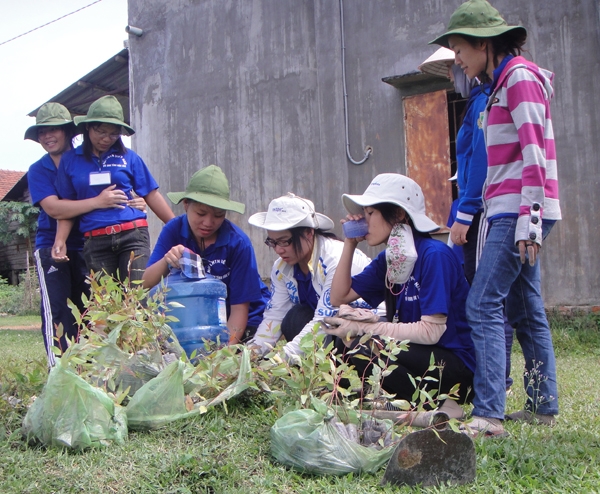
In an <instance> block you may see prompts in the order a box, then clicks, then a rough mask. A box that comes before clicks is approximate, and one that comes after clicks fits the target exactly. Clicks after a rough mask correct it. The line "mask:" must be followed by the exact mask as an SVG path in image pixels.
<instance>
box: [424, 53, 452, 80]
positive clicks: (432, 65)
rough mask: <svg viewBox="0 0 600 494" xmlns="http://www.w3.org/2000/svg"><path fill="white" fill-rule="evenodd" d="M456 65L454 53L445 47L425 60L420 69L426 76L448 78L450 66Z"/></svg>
mask: <svg viewBox="0 0 600 494" xmlns="http://www.w3.org/2000/svg"><path fill="white" fill-rule="evenodd" d="M453 63H454V52H453V51H452V50H449V49H448V48H444V47H443V46H442V47H441V48H440V49H438V50H437V51H436V52H435V53H434V54H433V55H431V56H430V57H429V58H428V59H427V60H425V61H424V62H423V63H422V64H421V65H419V67H418V69H419V70H420V71H421V72H424V73H425V74H431V75H435V76H438V77H445V78H446V79H449V77H448V66H449V65H451V64H453Z"/></svg>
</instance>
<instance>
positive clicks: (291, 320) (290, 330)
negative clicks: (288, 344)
mask: <svg viewBox="0 0 600 494" xmlns="http://www.w3.org/2000/svg"><path fill="white" fill-rule="evenodd" d="M313 317H315V311H314V309H313V308H312V307H310V306H308V305H305V304H298V305H294V306H293V307H292V308H291V309H290V310H289V311H288V313H287V314H286V315H285V317H284V318H283V321H281V333H282V334H283V337H284V338H285V341H292V340H293V339H294V338H295V337H296V336H298V334H299V333H300V331H302V329H303V328H304V326H306V325H307V324H308V323H309V322H310V321H312V319H313Z"/></svg>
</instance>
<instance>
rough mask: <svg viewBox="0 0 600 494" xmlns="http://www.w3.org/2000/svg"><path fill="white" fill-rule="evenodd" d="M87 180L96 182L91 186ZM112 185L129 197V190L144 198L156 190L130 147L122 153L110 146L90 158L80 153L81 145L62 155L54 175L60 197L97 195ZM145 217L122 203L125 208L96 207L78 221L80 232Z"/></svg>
mask: <svg viewBox="0 0 600 494" xmlns="http://www.w3.org/2000/svg"><path fill="white" fill-rule="evenodd" d="M90 183H98V184H99V185H90ZM113 184H114V185H116V186H117V187H116V188H117V189H118V190H122V191H123V192H125V194H126V195H127V198H128V199H132V195H131V191H132V190H133V191H135V193H136V194H137V195H138V196H141V197H144V196H147V195H148V194H149V193H150V192H152V191H153V190H155V189H158V184H157V183H156V181H155V180H154V178H153V177H152V175H151V174H150V171H149V170H148V167H147V166H146V164H145V163H144V162H143V161H142V158H140V157H139V156H138V155H137V154H136V153H134V152H133V151H132V150H131V149H127V150H126V153H125V154H124V155H121V154H118V153H117V152H116V150H115V149H114V148H113V149H110V150H108V151H107V152H106V153H104V154H103V155H102V156H101V157H100V158H98V157H97V156H95V155H92V160H91V161H90V160H88V159H87V158H86V157H85V156H84V155H83V145H81V146H79V147H77V148H76V149H73V150H71V151H68V152H66V153H65V154H63V156H62V159H61V161H60V166H59V167H58V176H57V178H56V188H57V190H58V192H59V195H60V197H62V198H63V199H72V200H77V199H89V198H91V197H96V196H98V195H100V192H102V191H103V190H104V189H105V188H106V187H108V186H109V185H113ZM145 218H146V213H144V212H142V211H140V210H139V209H135V208H133V207H130V206H125V208H124V209H119V208H107V209H95V210H94V211H90V212H89V213H85V214H84V215H81V217H80V219H79V224H80V230H81V231H82V232H88V231H90V230H95V229H96V228H102V227H105V226H110V225H117V224H121V223H126V222H129V221H133V220H139V219H145Z"/></svg>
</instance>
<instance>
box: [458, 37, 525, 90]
mask: <svg viewBox="0 0 600 494" xmlns="http://www.w3.org/2000/svg"><path fill="white" fill-rule="evenodd" d="M459 36H462V37H463V38H464V39H465V40H466V41H467V42H468V43H469V44H470V45H471V46H472V47H474V48H477V47H478V46H479V45H480V44H481V43H482V42H483V41H486V40H487V42H488V43H489V44H490V46H491V47H492V60H493V61H494V68H495V69H497V68H498V64H497V63H496V60H497V59H498V57H499V56H501V55H504V56H506V55H513V56H515V57H518V56H519V55H521V53H523V52H525V51H526V50H525V49H524V48H523V45H525V41H526V40H527V31H525V30H524V29H512V30H510V31H507V32H505V33H502V34H500V35H498V36H493V37H490V38H479V37H476V36H469V35H467V34H460V35H459ZM486 70H487V64H486V68H485V69H484V70H483V71H482V72H481V74H479V75H478V76H477V77H478V78H479V79H480V80H481V82H482V83H491V82H492V80H491V79H490V76H489V75H488V74H487V72H486Z"/></svg>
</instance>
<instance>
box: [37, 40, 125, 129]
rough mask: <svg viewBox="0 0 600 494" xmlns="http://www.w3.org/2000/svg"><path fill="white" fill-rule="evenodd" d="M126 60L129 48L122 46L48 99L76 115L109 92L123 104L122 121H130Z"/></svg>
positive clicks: (85, 110) (83, 112) (82, 112)
mask: <svg viewBox="0 0 600 494" xmlns="http://www.w3.org/2000/svg"><path fill="white" fill-rule="evenodd" d="M128 62H129V51H128V50H127V48H124V49H123V50H121V51H120V52H119V53H117V54H116V55H115V56H113V57H111V58H109V59H108V60H107V61H106V62H104V63H103V64H102V65H100V66H98V67H96V68H95V69H94V70H92V71H91V72H90V73H89V74H86V75H85V76H83V77H82V78H80V79H79V80H78V81H77V82H75V83H73V84H71V85H70V86H69V87H68V88H66V89H65V90H63V91H61V92H60V93H58V94H57V95H56V96H53V97H52V98H50V99H49V100H48V101H55V102H57V103H61V104H63V105H65V106H66V107H67V108H68V110H69V111H70V112H71V114H72V115H73V116H76V115H85V114H86V113H87V110H88V107H89V106H90V105H91V104H92V103H93V102H94V101H96V100H97V99H98V98H100V97H102V96H106V95H107V94H112V95H113V96H115V97H116V98H117V99H118V100H119V102H120V103H121V105H122V106H123V114H124V117H125V122H126V123H129V63H128ZM48 101H47V102H48ZM47 102H46V103H47ZM40 106H42V105H40ZM39 109H40V107H37V108H36V109H35V110H33V111H32V112H31V113H29V116H30V117H35V116H36V114H37V112H38V110H39Z"/></svg>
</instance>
